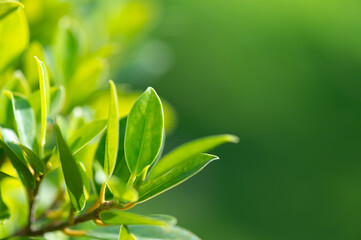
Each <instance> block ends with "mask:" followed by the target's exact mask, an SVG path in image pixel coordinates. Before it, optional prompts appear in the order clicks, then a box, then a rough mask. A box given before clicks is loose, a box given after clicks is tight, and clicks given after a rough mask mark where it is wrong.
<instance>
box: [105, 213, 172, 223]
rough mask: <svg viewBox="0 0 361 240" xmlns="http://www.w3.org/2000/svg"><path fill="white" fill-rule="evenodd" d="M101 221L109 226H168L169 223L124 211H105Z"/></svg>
mask: <svg viewBox="0 0 361 240" xmlns="http://www.w3.org/2000/svg"><path fill="white" fill-rule="evenodd" d="M99 217H100V220H102V222H103V223H105V224H109V225H122V224H125V225H160V226H167V223H166V222H164V221H161V220H158V219H156V218H152V217H148V216H143V215H138V214H135V213H130V212H124V211H118V210H114V211H105V212H101V213H100V214H99Z"/></svg>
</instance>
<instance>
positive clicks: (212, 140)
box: [149, 134, 238, 180]
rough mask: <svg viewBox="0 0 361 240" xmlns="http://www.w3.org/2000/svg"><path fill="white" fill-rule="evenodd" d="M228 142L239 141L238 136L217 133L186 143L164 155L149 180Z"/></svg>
mask: <svg viewBox="0 0 361 240" xmlns="http://www.w3.org/2000/svg"><path fill="white" fill-rule="evenodd" d="M228 142H232V143H237V142H238V137H236V136H233V135H228V134H225V135H216V136H210V137H205V138H201V139H197V140H194V141H192V142H189V143H186V144H184V145H182V146H180V147H178V148H176V149H175V150H173V151H172V152H170V153H168V154H167V155H166V156H165V157H163V158H162V159H161V160H160V161H159V162H158V163H157V164H156V165H155V166H154V168H153V169H152V171H151V173H150V175H149V180H151V179H154V178H157V177H159V176H161V175H162V174H164V173H167V172H169V171H170V170H172V169H173V168H174V167H176V166H177V165H178V164H182V163H183V162H185V161H188V160H189V158H190V157H192V156H194V155H197V154H199V153H204V152H206V151H208V150H210V149H212V148H215V147H217V146H219V145H221V144H224V143H228Z"/></svg>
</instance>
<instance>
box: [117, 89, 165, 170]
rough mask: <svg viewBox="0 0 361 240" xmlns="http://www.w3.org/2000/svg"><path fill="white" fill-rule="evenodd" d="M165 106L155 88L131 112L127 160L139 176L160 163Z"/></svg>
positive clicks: (139, 100)
mask: <svg viewBox="0 0 361 240" xmlns="http://www.w3.org/2000/svg"><path fill="white" fill-rule="evenodd" d="M163 122H164V121H163V109H162V103H161V101H160V99H159V97H158V95H157V93H156V92H155V91H154V89H153V88H148V89H147V90H146V91H145V92H144V93H143V94H142V95H141V96H140V97H139V98H138V100H137V101H136V102H135V103H134V105H133V107H132V109H131V110H130V112H129V115H128V120H127V127H126V132H125V143H124V150H125V159H126V161H127V164H128V167H129V170H130V172H131V173H132V174H133V175H135V176H137V175H139V174H140V173H141V172H142V171H143V169H144V168H146V167H148V166H150V165H151V164H152V163H153V162H154V161H155V159H156V157H157V155H158V153H159V151H160V148H161V145H162V140H163V127H164V123H163Z"/></svg>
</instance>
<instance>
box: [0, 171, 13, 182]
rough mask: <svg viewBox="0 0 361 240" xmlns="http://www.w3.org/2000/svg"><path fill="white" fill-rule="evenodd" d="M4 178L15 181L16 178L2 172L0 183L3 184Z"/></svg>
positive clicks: (0, 173)
mask: <svg viewBox="0 0 361 240" xmlns="http://www.w3.org/2000/svg"><path fill="white" fill-rule="evenodd" d="M4 178H11V179H14V177H13V176H10V175H9V174H7V173H4V172H0V182H1V181H2V180H3V179H4Z"/></svg>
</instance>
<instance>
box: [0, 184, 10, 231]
mask: <svg viewBox="0 0 361 240" xmlns="http://www.w3.org/2000/svg"><path fill="white" fill-rule="evenodd" d="M9 218H10V210H9V208H8V206H7V205H6V204H5V202H4V200H3V198H2V195H1V188H0V224H1V221H4V220H6V219H9Z"/></svg>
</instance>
